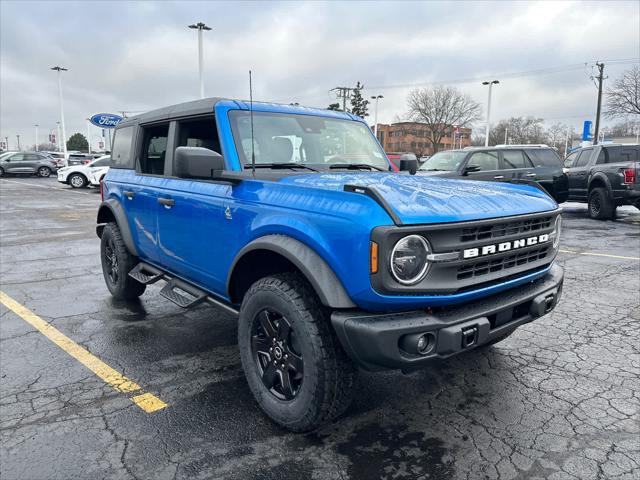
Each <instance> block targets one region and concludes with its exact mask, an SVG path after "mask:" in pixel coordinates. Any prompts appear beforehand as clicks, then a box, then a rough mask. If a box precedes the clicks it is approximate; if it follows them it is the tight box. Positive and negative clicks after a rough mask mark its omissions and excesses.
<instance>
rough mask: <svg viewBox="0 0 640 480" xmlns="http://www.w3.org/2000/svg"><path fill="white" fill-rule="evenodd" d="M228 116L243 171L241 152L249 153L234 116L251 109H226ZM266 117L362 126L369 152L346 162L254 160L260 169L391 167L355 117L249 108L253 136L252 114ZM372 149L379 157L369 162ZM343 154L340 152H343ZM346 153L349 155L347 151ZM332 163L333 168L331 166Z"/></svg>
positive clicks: (246, 161)
mask: <svg viewBox="0 0 640 480" xmlns="http://www.w3.org/2000/svg"><path fill="white" fill-rule="evenodd" d="M227 115H228V117H227V118H228V120H229V127H230V130H231V131H230V133H231V140H232V142H233V145H234V147H235V150H236V154H237V158H238V161H239V164H240V168H241V169H242V170H247V169H250V168H251V167H250V166H251V158H245V155H246V154H247V153H249V152H246V151H245V150H246V149H245V148H243V147H242V141H243V139H244V140H245V141H246V140H247V137H246V136H245V137H241V134H240V132H239V130H238V119H239V118H242V117H243V116H244V117H245V118H246V117H249V116H250V115H251V112H250V111H248V110H244V109H242V110H241V109H230V110H228V112H227ZM259 116H261V117H269V116H274V117H300V120H302V118H303V117H306V118H305V120H306V119H310V118H317V119H321V120H323V121H324V122H332V123H337V124H345V125H348V124H350V125H353V124H357V125H358V127H359V128H363V129H366V132H367V134H368V136H367V138H368V139H370V143H368V144H367V148H368V147H371V154H368V157H369V158H367V159H366V162H365V161H364V160H363V159H353V161H349V162H331V161H324V162H323V163H318V162H312V161H295V160H293V159H290V160H289V161H286V160H284V161H282V162H277V163H275V162H274V163H268V162H256V166H260V168H262V169H265V168H266V169H268V168H269V166H270V165H275V167H273V168H279V167H278V165H280V164H291V165H292V166H291V168H292V169H295V170H297V169H298V168H299V171H300V172H305V173H313V172H312V171H311V170H310V169H309V168H308V167H312V168H313V169H315V170H318V171H321V172H327V171H331V170H333V171H334V172H338V171H340V170H341V169H340V168H339V165H344V166H345V168H344V169H345V170H347V169H349V171H350V172H358V171H361V172H374V171H380V170H381V169H382V171H385V172H386V171H390V169H391V164H390V161H389V158H388V157H387V154H386V153H385V151H384V150H383V149H382V146H381V145H380V143H379V142H378V140H377V138H376V137H375V136H374V135H373V132H372V131H371V129H370V128H369V126H368V125H367V124H366V123H365V122H363V121H360V120H356V119H349V118H337V117H335V116H330V115H326V116H325V115H321V114H308V113H298V112H287V111H263V110H258V111H256V110H254V111H253V117H254V138H256V137H257V135H256V130H257V129H258V128H259V127H257V128H256V126H255V119H256V117H259ZM283 137H287V135H283ZM274 138H275V137H274ZM375 152H377V153H379V155H380V157H379V158H378V157H377V156H376V158H377V160H378V161H377V162H374V161H372V156H371V155H374V154H375ZM339 155H340V154H335V156H336V157H338V156H339ZM343 155H344V154H343ZM347 155H349V154H347ZM363 155H367V154H363ZM296 164H298V165H299V167H297V166H296ZM365 164H368V165H370V168H366V165H365ZM350 165H351V166H353V165H357V166H359V167H361V168H358V169H351V168H349V166H350ZM332 166H333V169H332V168H331V167H332Z"/></svg>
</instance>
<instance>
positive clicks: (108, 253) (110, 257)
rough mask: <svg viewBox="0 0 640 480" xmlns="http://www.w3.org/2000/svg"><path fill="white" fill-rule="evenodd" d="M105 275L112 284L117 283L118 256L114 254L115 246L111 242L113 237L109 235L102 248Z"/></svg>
mask: <svg viewBox="0 0 640 480" xmlns="http://www.w3.org/2000/svg"><path fill="white" fill-rule="evenodd" d="M104 257H105V260H106V262H105V268H106V272H105V273H106V274H107V275H106V276H107V278H108V279H109V281H110V282H111V285H112V286H116V285H117V284H118V256H117V255H116V247H115V245H114V244H113V239H112V238H111V237H109V238H108V239H107V241H106V245H105V249H104Z"/></svg>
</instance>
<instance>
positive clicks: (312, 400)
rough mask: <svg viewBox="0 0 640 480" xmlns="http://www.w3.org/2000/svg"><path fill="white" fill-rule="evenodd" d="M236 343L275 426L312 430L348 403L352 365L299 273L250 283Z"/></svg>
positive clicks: (252, 386)
mask: <svg viewBox="0 0 640 480" xmlns="http://www.w3.org/2000/svg"><path fill="white" fill-rule="evenodd" d="M238 345H239V348H240V355H241V359H242V366H243V368H244V372H245V375H246V377H247V382H248V384H249V388H250V389H251V391H252V393H253V395H254V397H255V399H256V401H257V402H258V404H259V405H260V407H261V408H262V410H263V411H264V412H265V413H266V414H267V415H268V416H269V417H270V418H271V419H272V420H273V421H274V422H276V423H277V424H279V425H281V426H283V427H285V428H288V429H289V430H293V431H296V432H307V431H311V430H314V429H316V428H318V427H320V426H321V425H322V424H324V423H326V422H329V421H331V420H332V419H334V418H336V417H337V416H339V415H340V414H341V413H343V412H344V411H345V410H346V409H347V407H348V406H349V405H350V403H351V398H352V392H353V385H354V380H355V376H356V368H355V366H354V365H353V363H352V362H351V361H350V360H349V359H348V357H347V356H346V354H345V353H344V351H343V350H342V347H341V346H340V343H339V341H338V339H337V337H336V335H335V333H334V332H333V330H332V328H331V326H330V324H329V319H328V318H326V314H325V312H324V308H323V306H322V305H321V304H320V302H319V300H318V299H317V296H316V295H315V292H314V291H313V289H312V288H311V287H310V286H309V284H308V283H307V282H306V281H305V279H304V278H302V277H301V276H299V275H297V274H292V273H286V274H279V275H274V276H271V277H266V278H263V279H260V280H258V281H257V282H256V283H254V284H253V285H252V286H251V288H250V289H249V291H248V292H247V294H246V295H245V297H244V300H243V302H242V307H241V309H240V318H239V324H238Z"/></svg>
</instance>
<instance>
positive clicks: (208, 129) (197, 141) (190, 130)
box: [176, 116, 222, 154]
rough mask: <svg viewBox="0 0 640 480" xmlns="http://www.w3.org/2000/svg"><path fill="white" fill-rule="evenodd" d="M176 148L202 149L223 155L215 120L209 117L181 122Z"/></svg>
mask: <svg viewBox="0 0 640 480" xmlns="http://www.w3.org/2000/svg"><path fill="white" fill-rule="evenodd" d="M176 147H202V148H208V149H209V150H213V151H214V152H217V153H220V154H221V153H222V150H221V148H220V139H219V138H218V129H217V127H216V121H215V118H214V117H213V116H208V117H202V118H198V119H193V120H185V121H182V122H179V123H178V144H177V145H176Z"/></svg>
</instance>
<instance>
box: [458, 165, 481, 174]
mask: <svg viewBox="0 0 640 480" xmlns="http://www.w3.org/2000/svg"><path fill="white" fill-rule="evenodd" d="M480 170H482V169H481V168H480V166H479V165H467V166H466V167H465V168H464V172H462V174H463V175H467V174H468V173H473V172H479V171H480Z"/></svg>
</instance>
